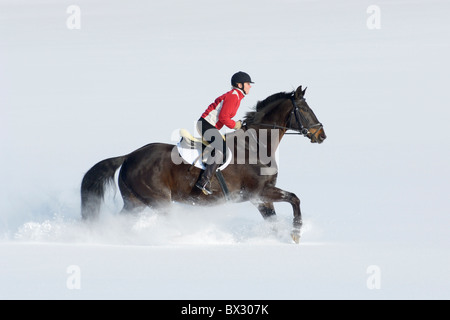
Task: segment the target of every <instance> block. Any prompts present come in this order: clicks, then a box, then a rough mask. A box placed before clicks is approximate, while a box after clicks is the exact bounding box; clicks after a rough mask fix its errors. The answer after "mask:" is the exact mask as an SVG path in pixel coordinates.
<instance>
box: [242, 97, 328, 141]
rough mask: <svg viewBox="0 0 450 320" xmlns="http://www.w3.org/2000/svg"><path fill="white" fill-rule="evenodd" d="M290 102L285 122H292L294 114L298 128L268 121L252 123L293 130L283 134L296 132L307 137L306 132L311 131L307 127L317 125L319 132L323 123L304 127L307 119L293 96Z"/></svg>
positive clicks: (245, 124)
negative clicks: (290, 108)
mask: <svg viewBox="0 0 450 320" xmlns="http://www.w3.org/2000/svg"><path fill="white" fill-rule="evenodd" d="M303 100H305V98H302V99H300V101H303ZM291 102H292V105H293V108H292V111H291V114H290V115H289V119H288V121H287V123H289V124H290V123H292V116H294V117H295V121H296V122H297V125H298V127H299V129H294V128H292V127H285V126H279V125H277V124H268V123H252V124H255V125H259V126H262V127H268V128H271V129H282V130H286V131H287V130H291V131H295V132H285V134H298V135H303V136H305V137H307V136H308V134H310V133H311V132H310V131H309V129H311V128H315V127H319V129H318V130H317V132H319V130H320V129H321V128H323V125H322V123H320V122H318V123H316V124H313V125H311V126H310V127H309V128H305V126H304V125H303V123H306V122H307V121H306V119H305V117H303V115H302V113H301V112H300V110H299V109H300V107H299V106H298V105H297V103H296V102H295V99H294V96H292V97H291ZM244 126H245V127H247V123H244Z"/></svg>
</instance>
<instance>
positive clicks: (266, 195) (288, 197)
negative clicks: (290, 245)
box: [260, 187, 302, 243]
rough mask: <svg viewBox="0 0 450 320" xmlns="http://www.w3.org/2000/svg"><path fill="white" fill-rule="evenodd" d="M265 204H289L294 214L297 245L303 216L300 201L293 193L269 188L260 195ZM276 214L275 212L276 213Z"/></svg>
mask: <svg viewBox="0 0 450 320" xmlns="http://www.w3.org/2000/svg"><path fill="white" fill-rule="evenodd" d="M260 199H261V201H263V202H271V203H272V202H288V203H290V204H291V206H292V210H293V212H294V220H293V229H292V233H291V237H292V240H294V242H295V243H299V241H300V229H301V227H302V214H301V211H300V199H299V198H298V197H297V196H296V195H295V194H294V193H292V192H288V191H284V190H281V189H279V188H277V187H267V188H265V189H264V190H263V192H262V193H261V195H260ZM274 212H275V211H274Z"/></svg>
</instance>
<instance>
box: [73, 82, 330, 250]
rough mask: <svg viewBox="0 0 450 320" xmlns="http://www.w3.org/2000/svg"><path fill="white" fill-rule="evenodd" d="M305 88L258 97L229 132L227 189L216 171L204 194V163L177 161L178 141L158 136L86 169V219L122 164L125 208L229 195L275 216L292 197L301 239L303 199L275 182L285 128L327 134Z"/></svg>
mask: <svg viewBox="0 0 450 320" xmlns="http://www.w3.org/2000/svg"><path fill="white" fill-rule="evenodd" d="M305 92H306V88H305V89H302V86H299V87H298V88H297V89H296V90H293V91H292V92H280V93H276V94H273V95H271V96H269V97H268V98H266V99H264V100H262V101H258V102H257V104H256V106H255V107H254V110H253V111H249V112H247V113H246V115H245V116H244V119H243V126H242V128H241V129H240V130H236V131H235V132H232V133H228V134H226V135H225V137H226V142H227V145H231V147H230V150H231V151H232V160H233V161H231V163H230V164H229V165H228V166H227V167H226V168H225V169H224V170H223V171H222V174H223V179H224V180H225V182H226V187H227V191H228V195H226V194H224V192H221V190H222V189H221V186H222V185H221V184H220V181H219V180H218V179H217V178H214V177H213V178H212V179H211V189H212V190H213V193H212V194H210V195H205V194H203V192H202V191H201V190H200V189H198V188H196V187H195V183H196V181H197V179H198V178H199V176H200V173H201V169H199V168H196V167H194V166H193V165H192V164H190V163H186V162H180V161H178V162H177V161H174V160H173V159H174V157H173V154H178V153H177V152H176V146H175V145H173V144H165V143H157V142H155V143H150V144H147V145H145V146H143V147H141V148H139V149H137V150H135V151H133V152H131V153H129V154H127V155H122V156H118V157H113V158H109V159H105V160H102V161H100V162H98V163H97V164H95V165H94V166H93V167H92V168H90V169H89V170H88V171H87V172H86V174H85V175H84V176H83V179H82V183H81V215H82V219H83V220H95V219H96V218H97V217H98V216H99V212H100V206H101V203H102V201H103V198H104V193H105V191H106V190H105V188H106V186H107V185H108V183H111V182H112V183H114V180H115V178H114V177H115V173H116V171H117V170H118V169H119V167H121V168H120V171H119V174H118V179H117V180H118V182H117V184H118V186H119V190H120V193H121V196H122V198H123V209H122V211H121V212H123V213H129V212H139V211H141V210H143V209H145V208H147V207H150V208H153V209H156V210H161V211H164V210H166V209H167V208H168V207H170V205H171V203H184V204H195V205H220V204H223V203H225V202H226V201H227V200H228V201H232V202H237V203H241V202H246V201H250V202H251V203H252V204H253V205H254V206H255V207H256V208H257V210H258V211H259V212H260V214H261V215H262V217H263V218H264V219H266V220H269V221H270V220H273V219H275V217H276V212H275V208H274V203H275V202H288V203H290V204H291V206H292V210H293V224H292V232H291V237H292V239H293V241H294V242H295V243H299V240H300V230H301V226H302V216H301V211H300V199H299V198H298V197H297V196H296V195H295V194H294V193H292V192H288V191H285V190H283V189H280V188H278V187H276V182H277V175H278V170H277V164H276V157H275V156H274V155H275V152H276V150H277V148H278V145H279V143H280V142H281V139H282V138H283V136H284V135H285V134H299V135H303V136H305V137H307V138H309V139H310V141H311V143H317V144H320V143H322V142H323V141H324V140H325V139H326V135H325V131H324V128H323V125H322V124H321V123H320V122H319V121H318V119H317V117H316V116H315V114H314V112H313V111H312V109H311V108H310V107H309V105H308V104H307V102H306V100H305V97H304V96H305ZM287 131H293V132H287ZM240 137H241V138H240ZM242 137H243V139H242ZM236 140H238V142H237V143H234V142H236ZM232 142H233V143H232ZM261 151H263V152H261ZM264 153H265V156H266V157H265V161H263V160H264V157H263V156H262V154H264ZM267 159H269V160H270V161H267Z"/></svg>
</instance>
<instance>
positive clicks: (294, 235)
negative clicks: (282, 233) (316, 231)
mask: <svg viewBox="0 0 450 320" xmlns="http://www.w3.org/2000/svg"><path fill="white" fill-rule="evenodd" d="M291 238H292V240H294V242H295V243H296V244H299V243H300V232H296V231H294V232H292V233H291Z"/></svg>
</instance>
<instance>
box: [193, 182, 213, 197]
mask: <svg viewBox="0 0 450 320" xmlns="http://www.w3.org/2000/svg"><path fill="white" fill-rule="evenodd" d="M208 183H209V182H206V183H205V185H204V186H202V185H201V184H200V182H197V183H196V184H195V186H196V187H197V188H199V189H200V190H202V192H203V193H204V194H205V195H206V196H208V195H210V194H212V191H211V190H210V189H208V187H207V185H208Z"/></svg>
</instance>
